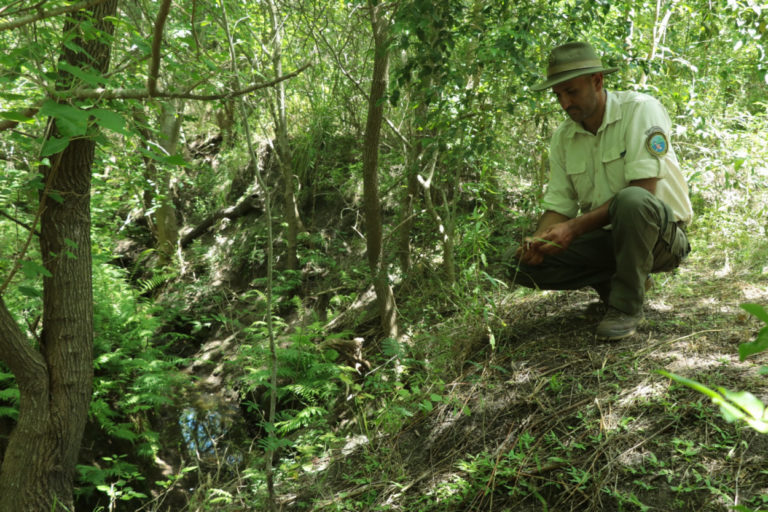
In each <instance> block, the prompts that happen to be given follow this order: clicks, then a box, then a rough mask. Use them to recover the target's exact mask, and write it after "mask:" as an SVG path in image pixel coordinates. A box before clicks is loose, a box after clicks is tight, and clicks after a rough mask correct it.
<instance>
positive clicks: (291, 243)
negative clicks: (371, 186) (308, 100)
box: [267, 0, 302, 269]
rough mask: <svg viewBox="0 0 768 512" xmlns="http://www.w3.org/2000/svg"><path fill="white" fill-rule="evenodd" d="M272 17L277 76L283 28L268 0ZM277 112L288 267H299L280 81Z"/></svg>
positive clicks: (296, 210) (290, 159)
mask: <svg viewBox="0 0 768 512" xmlns="http://www.w3.org/2000/svg"><path fill="white" fill-rule="evenodd" d="M267 7H268V8H269V17H270V20H271V22H272V44H273V48H274V50H273V52H272V66H273V68H274V70H275V76H282V74H283V48H282V47H283V28H282V24H281V21H280V16H279V13H278V11H277V6H276V5H275V2H274V1H273V0H267ZM275 99H276V102H275V103H276V105H275V108H276V112H275V115H274V117H275V138H276V139H277V147H276V148H275V149H276V150H277V151H276V154H277V160H278V163H279V165H280V170H281V171H282V176H283V203H284V204H283V209H284V213H285V223H286V225H287V230H286V234H285V241H286V255H285V268H288V269H296V268H298V266H299V260H298V256H297V254H296V251H297V241H298V235H299V231H301V230H302V226H301V216H300V215H299V207H298V204H297V203H296V193H295V191H294V186H293V154H292V152H291V147H290V143H289V142H288V125H287V121H286V115H285V83H283V82H280V83H279V84H277V85H276V86H275Z"/></svg>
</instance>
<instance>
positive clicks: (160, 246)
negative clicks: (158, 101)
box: [153, 102, 184, 263]
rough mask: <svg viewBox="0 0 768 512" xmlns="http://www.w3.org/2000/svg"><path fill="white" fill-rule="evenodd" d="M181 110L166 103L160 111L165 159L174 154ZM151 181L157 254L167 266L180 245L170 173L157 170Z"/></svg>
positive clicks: (161, 136) (165, 170) (161, 140)
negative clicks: (154, 186) (154, 185)
mask: <svg viewBox="0 0 768 512" xmlns="http://www.w3.org/2000/svg"><path fill="white" fill-rule="evenodd" d="M183 110H184V105H183V104H182V105H181V106H180V107H179V109H178V112H177V109H176V106H175V105H173V104H172V103H168V102H165V103H163V104H162V108H161V110H160V118H159V119H158V125H159V129H160V140H159V141H158V142H159V145H160V147H162V148H163V150H164V151H165V153H166V154H167V155H173V154H174V153H176V148H177V146H178V144H179V135H180V131H181V114H182V112H183ZM153 167H154V168H155V171H156V176H154V177H153V178H154V181H155V182H156V183H158V186H159V190H158V194H159V195H160V197H161V199H160V206H159V207H158V209H157V211H156V212H155V226H156V227H157V233H156V235H157V250H158V251H159V252H160V254H161V255H162V260H161V261H162V262H163V263H169V262H170V261H171V260H173V255H174V254H175V252H176V246H177V245H178V242H179V223H178V220H177V219H176V207H175V206H174V204H173V189H172V181H173V177H172V170H171V169H167V168H163V169H157V168H156V166H155V165H154V164H153Z"/></svg>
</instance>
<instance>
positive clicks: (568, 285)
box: [511, 187, 691, 315]
mask: <svg viewBox="0 0 768 512" xmlns="http://www.w3.org/2000/svg"><path fill="white" fill-rule="evenodd" d="M608 215H609V218H610V222H611V226H612V228H611V229H598V230H595V231H592V232H590V233H586V234H584V235H582V236H580V237H579V238H577V239H576V240H574V241H573V242H572V243H571V245H570V247H568V249H566V250H565V251H563V252H561V253H559V254H556V255H553V256H547V257H545V258H544V261H543V262H542V263H541V264H539V265H524V264H522V263H521V264H519V265H518V266H517V268H514V269H513V270H512V275H511V277H512V279H513V281H514V282H516V283H518V284H521V285H523V286H527V287H530V288H538V289H542V290H575V289H578V288H583V287H586V286H591V287H593V288H595V289H596V290H598V292H599V293H600V295H601V298H603V300H605V301H606V303H607V304H608V305H609V306H613V307H614V308H616V309H618V310H620V311H623V312H625V313H628V314H632V315H634V314H636V313H638V312H640V311H641V310H642V308H643V302H644V300H645V280H646V279H647V277H648V274H650V273H654V272H666V271H670V270H673V269H675V268H677V266H678V265H680V262H681V261H682V260H683V259H684V258H685V257H686V256H687V255H688V253H689V252H690V250H691V247H690V245H689V244H688V238H687V237H686V234H685V231H683V229H681V228H680V227H679V226H678V225H677V224H676V223H675V218H674V215H673V213H672V209H671V208H670V207H669V206H668V205H667V204H665V203H664V202H663V201H661V200H659V199H658V198H657V197H656V196H654V195H653V194H651V193H650V192H648V191H647V190H645V189H644V188H642V187H627V188H625V189H623V190H621V191H619V193H618V194H616V196H615V197H614V199H613V202H612V203H611V205H610V207H609V210H608Z"/></svg>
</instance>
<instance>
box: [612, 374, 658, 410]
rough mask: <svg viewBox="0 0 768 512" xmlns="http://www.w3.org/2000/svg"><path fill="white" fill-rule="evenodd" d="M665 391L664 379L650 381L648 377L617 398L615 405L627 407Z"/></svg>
mask: <svg viewBox="0 0 768 512" xmlns="http://www.w3.org/2000/svg"><path fill="white" fill-rule="evenodd" d="M666 392H667V384H666V383H665V382H664V381H661V380H656V381H653V382H651V381H650V380H649V379H645V380H643V381H642V382H640V384H638V385H637V386H635V387H634V388H632V389H631V390H629V391H628V392H626V393H624V395H623V396H622V397H621V398H619V400H618V401H617V402H616V405H618V406H620V407H622V408H627V407H630V406H632V405H634V404H636V403H638V402H646V401H648V400H650V399H651V398H652V397H657V396H663V395H664V394H665V393H666Z"/></svg>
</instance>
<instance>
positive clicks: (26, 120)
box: [0, 111, 35, 123]
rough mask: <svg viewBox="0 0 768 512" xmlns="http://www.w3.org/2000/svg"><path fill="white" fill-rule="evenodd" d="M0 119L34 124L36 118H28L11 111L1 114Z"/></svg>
mask: <svg viewBox="0 0 768 512" xmlns="http://www.w3.org/2000/svg"><path fill="white" fill-rule="evenodd" d="M0 119H7V120H8V121H16V122H17V123H33V122H34V121H35V118H34V117H27V116H25V115H24V114H22V113H21V112H15V111H9V112H0Z"/></svg>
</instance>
